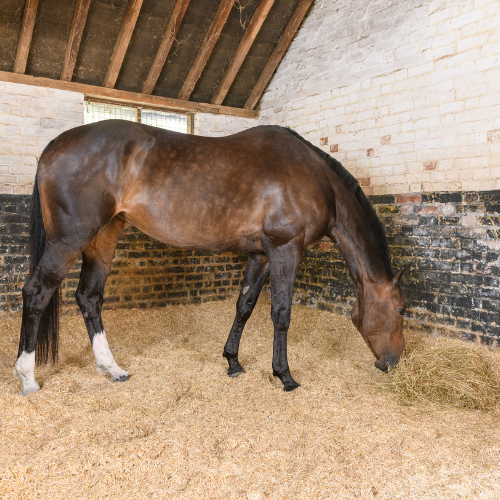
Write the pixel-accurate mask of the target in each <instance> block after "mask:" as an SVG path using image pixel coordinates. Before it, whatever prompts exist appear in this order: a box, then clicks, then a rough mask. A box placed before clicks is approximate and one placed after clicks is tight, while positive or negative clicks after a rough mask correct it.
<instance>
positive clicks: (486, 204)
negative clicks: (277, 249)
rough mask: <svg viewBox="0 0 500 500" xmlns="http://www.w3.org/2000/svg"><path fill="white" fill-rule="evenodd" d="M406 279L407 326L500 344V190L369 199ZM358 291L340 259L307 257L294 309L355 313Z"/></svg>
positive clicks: (328, 249) (325, 253)
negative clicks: (300, 305) (406, 269)
mask: <svg viewBox="0 0 500 500" xmlns="http://www.w3.org/2000/svg"><path fill="white" fill-rule="evenodd" d="M370 200H371V202H372V204H373V205H374V207H375V209H376V211H377V213H378V214H379V216H380V218H381V220H382V222H383V223H384V226H385V227H386V231H387V235H388V239H389V245H390V249H391V254H392V260H393V267H394V268H395V269H400V268H402V267H404V266H405V265H407V264H408V263H410V262H414V263H415V266H414V268H413V270H412V272H411V273H409V274H408V275H407V276H406V278H405V280H404V289H405V291H406V296H407V302H408V306H409V307H408V320H407V323H408V325H409V326H411V327H412V328H414V329H420V330H424V331H426V332H429V333H440V334H447V335H452V336H457V337H463V338H467V339H470V340H474V341H477V342H482V343H486V344H492V343H496V344H498V345H500V312H499V311H500V287H499V282H500V191H483V192H452V193H427V194H410V195H387V196H372V197H370ZM353 301H354V288H353V285H352V282H351V280H350V278H349V275H348V274H347V268H346V266H345V264H344V262H343V260H342V257H341V255H340V253H339V252H338V251H337V250H336V249H335V247H334V245H333V244H332V243H329V242H328V243H327V242H322V243H321V244H320V245H319V247H317V248H315V249H313V250H311V251H309V252H306V255H305V258H304V260H303V262H302V265H301V268H300V271H299V274H298V277H297V284H296V291H295V302H302V303H305V304H308V305H311V306H313V307H320V308H324V309H328V310H332V311H335V312H337V313H340V314H346V315H348V314H350V311H351V308H352V304H353Z"/></svg>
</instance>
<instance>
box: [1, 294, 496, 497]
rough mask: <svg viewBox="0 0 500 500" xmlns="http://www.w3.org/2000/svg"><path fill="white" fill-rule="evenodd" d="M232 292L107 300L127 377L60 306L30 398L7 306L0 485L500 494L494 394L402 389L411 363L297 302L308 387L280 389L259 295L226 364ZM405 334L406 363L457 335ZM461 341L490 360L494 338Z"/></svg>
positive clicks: (296, 325) (158, 493)
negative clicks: (378, 358)
mask: <svg viewBox="0 0 500 500" xmlns="http://www.w3.org/2000/svg"><path fill="white" fill-rule="evenodd" d="M234 303H235V299H234V300H227V301H224V302H219V303H208V304H204V305H202V306H176V307H167V308H165V309H153V310H147V311H142V310H141V311H137V310H127V311H125V310H120V311H108V312H106V313H105V314H104V323H105V325H106V327H107V335H108V340H109V343H110V346H111V349H112V351H113V353H114V355H115V359H116V360H117V362H118V363H119V364H121V365H122V366H123V367H124V368H125V369H127V370H128V371H130V373H131V374H132V377H131V379H130V380H129V381H128V382H126V383H123V384H112V383H111V382H110V381H109V379H107V378H105V377H103V376H101V375H98V374H97V373H96V371H95V363H94V360H93V354H92V351H91V348H90V345H89V342H88V338H87V336H86V332H85V329H84V326H83V321H82V319H81V318H79V317H76V316H75V317H67V318H63V321H62V337H61V351H60V361H59V364H58V366H56V367H51V366H48V367H44V368H41V369H40V368H38V369H37V378H38V381H39V382H40V383H41V384H43V385H42V390H41V391H39V392H38V393H36V394H33V395H31V396H28V397H24V398H23V397H20V396H19V395H18V391H19V389H20V384H19V383H18V381H16V380H15V379H14V377H13V376H12V365H13V364H14V361H15V356H16V352H17V342H18V335H19V333H18V332H19V326H20V320H19V319H10V320H7V319H2V320H0V398H1V400H0V429H1V436H2V439H1V440H0V478H1V479H0V498H2V499H19V498H23V499H27V498H29V499H31V498H33V499H37V498H43V499H49V498H50V499H68V498H74V499H80V498H81V499H83V498H85V499H87V498H89V499H94V498H95V499H101V498H102V499H108V498H109V499H142V498H148V499H156V498H158V499H160V498H161V499H165V498H168V499H191V498H192V499H212V498H213V499H215V498H224V499H251V500H258V499H323V498H325V499H327V498H328V499H331V498H334V499H353V498H360V499H373V498H377V499H396V498H404V499H419V500H422V499H433V500H436V499H447V500H450V499H455V498H456V499H466V498H467V499H470V498H478V499H494V498H499V497H500V433H499V432H498V429H499V428H500V427H499V426H500V410H499V406H498V400H496V399H495V398H493V399H494V401H492V402H491V403H488V404H486V405H483V406H482V405H481V404H479V405H474V404H472V405H470V404H468V403H467V404H466V405H465V406H472V407H479V408H483V407H485V408H486V407H487V408H489V411H480V410H469V409H464V408H460V407H457V398H455V397H451V396H449V394H448V395H446V396H445V399H444V402H443V400H442V399H441V400H439V401H438V402H437V403H436V402H435V401H434V402H432V401H430V400H432V398H428V397H427V396H425V394H427V395H429V394H434V392H435V391H436V386H432V387H431V386H426V387H427V388H426V389H425V391H423V394H424V395H419V396H418V397H415V398H413V396H410V397H407V396H404V395H403V396H402V395H401V394H400V392H401V391H402V392H401V393H404V391H407V389H405V388H404V383H402V382H401V380H403V381H406V382H407V378H408V377H407V376H404V375H401V374H399V375H398V374H397V371H396V372H394V373H393V374H389V375H384V374H383V373H381V372H379V371H378V370H376V369H375V368H374V367H373V361H374V360H373V359H372V356H371V353H370V352H369V350H368V348H367V347H366V346H365V345H364V343H363V341H362V339H361V337H360V335H359V334H358V333H357V332H356V331H355V330H354V328H353V327H352V325H351V324H350V322H349V321H348V319H346V318H343V317H338V316H334V315H332V314H330V313H327V312H321V311H315V310H312V309H308V308H305V307H299V306H296V307H294V309H293V312H292V326H291V329H290V333H289V362H290V366H291V369H292V373H293V375H294V377H295V379H296V380H297V381H299V382H300V383H301V384H302V387H300V388H299V389H297V390H296V391H294V392H292V393H285V392H283V391H282V388H281V383H280V382H279V381H277V380H275V379H274V378H273V377H272V376H271V373H272V371H271V357H272V324H271V321H270V317H269V307H270V305H269V303H268V302H267V301H265V300H261V301H259V304H258V305H257V308H256V310H255V312H254V315H253V316H252V318H251V319H250V321H249V323H248V325H247V328H246V330H245V333H244V336H243V340H242V346H241V354H240V360H241V363H242V365H243V366H244V368H245V370H246V373H245V374H243V375H241V376H240V377H238V378H235V379H233V378H229V377H227V376H226V374H225V370H226V362H225V360H224V359H223V358H222V357H221V352H222V347H223V345H224V342H225V339H226V336H227V333H228V331H229V329H230V327H231V323H232V320H233V317H234ZM409 338H410V347H411V346H413V347H412V348H411V349H409V354H408V358H407V360H406V361H405V362H404V363H406V364H405V369H407V370H410V373H411V374H413V375H414V374H415V371H417V370H420V368H418V366H417V365H418V363H417V362H416V361H415V360H413V361H412V360H411V355H412V352H413V353H415V352H417V353H420V356H421V357H422V356H423V354H422V353H424V352H427V353H429V352H430V353H431V354H428V355H430V356H431V357H433V356H434V354H433V351H432V349H434V348H435V347H436V345H437V344H436V342H437V343H438V344H439V345H441V346H442V347H443V349H444V348H445V347H446V346H447V345H448V346H449V344H448V342H452V343H453V342H454V341H451V340H448V339H420V338H419V337H418V336H412V335H410V336H409ZM461 345H463V344H461ZM466 348H467V349H468V350H472V351H473V352H475V353H479V354H478V355H479V356H480V357H481V359H482V360H483V361H484V363H486V364H487V365H488V366H489V368H488V369H487V372H488V373H490V371H492V372H495V370H497V368H498V366H499V360H500V357H499V354H498V353H490V352H489V351H486V350H484V349H482V348H479V347H477V346H469V345H467V346H466ZM457 352H458V351H457ZM460 352H461V354H460V356H467V355H468V354H464V352H462V351H460ZM460 356H459V357H460ZM473 356H475V354H474V355H473ZM434 357H435V356H434ZM434 357H433V358H432V359H434ZM455 361H457V362H459V359H456V360H455V359H453V360H450V363H449V365H447V369H448V368H449V367H453V365H454V363H455ZM410 363H414V364H413V365H411V364H410ZM407 365H408V366H407ZM466 366H467V363H465V368H466ZM488 370H490V371H488ZM466 372H467V370H465V369H464V372H463V373H466ZM463 373H462V375H460V376H461V377H462V378H463ZM495 373H496V372H495ZM397 376H399V377H400V379H399V380H398V379H397ZM437 376H438V377H441V378H444V379H446V377H447V375H446V372H444V373H443V372H440V373H438V374H437ZM457 376H458V375H456V374H454V375H453V377H455V378H456V377H457ZM474 377H476V375H474ZM460 380H462V379H460ZM495 380H498V378H496V379H495V378H493V386H494V385H495ZM406 382H405V383H406ZM445 382H446V381H445ZM490 382H491V380H490ZM409 385H411V387H413V388H415V387H417V386H418V384H417V383H415V382H412V383H411V384H409ZM475 387H476V386H475ZM476 389H477V387H476ZM468 390H469V389H468ZM491 390H492V391H493V393H495V391H496V389H495V387H493V389H491ZM398 391H400V392H398ZM410 392H411V391H410ZM417 392H418V391H417ZM455 392H458V393H461V391H460V390H457V391H455ZM469 392H470V390H469ZM411 393H412V394H413V392H411ZM412 398H413V399H412ZM458 399H460V398H458ZM401 403H404V404H401ZM410 403H411V404H410Z"/></svg>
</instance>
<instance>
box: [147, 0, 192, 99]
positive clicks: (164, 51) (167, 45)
mask: <svg viewBox="0 0 500 500" xmlns="http://www.w3.org/2000/svg"><path fill="white" fill-rule="evenodd" d="M190 1H191V0H177V3H176V4H175V7H174V11H173V12H172V16H171V17H170V21H169V22H168V25H167V29H166V30H165V33H164V35H163V38H162V40H161V43H160V47H159V48H158V51H157V52H156V56H155V58H154V61H153V64H152V65H151V69H150V70H149V74H148V77H147V78H146V81H145V82H144V86H143V87H142V93H143V94H152V93H153V90H154V88H155V85H156V82H157V81H158V78H159V76H160V73H161V70H162V69H163V65H164V64H165V61H166V60H167V57H168V53H169V52H170V49H171V47H172V43H173V42H174V40H175V36H176V35H177V31H178V30H179V26H180V25H181V22H182V18H183V17H184V14H185V13H186V9H187V7H188V5H189V2H190Z"/></svg>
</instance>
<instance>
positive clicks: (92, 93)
mask: <svg viewBox="0 0 500 500" xmlns="http://www.w3.org/2000/svg"><path fill="white" fill-rule="evenodd" d="M0 82H9V83H21V84H23V85H33V86H35V87H48V88H51V89H59V90H67V91H69V92H80V93H81V94H85V95H86V96H88V97H94V98H97V99H107V100H111V101H117V102H124V103H130V104H139V105H141V104H142V105H145V106H151V107H155V108H165V109H170V110H172V111H184V112H186V111H188V112H189V111H191V112H199V113H212V114H218V115H229V116H241V117H243V118H257V116H258V113H257V111H252V110H247V109H241V108H231V107H229V106H218V105H215V104H205V103H202V102H193V101H183V100H180V99H171V98H169V97H160V96H157V95H147V94H136V93H135V92H128V91H125V90H117V89H110V88H106V87H96V86H94V85H87V84H85V83H77V82H67V81H64V80H53V79H52V78H42V77H38V76H31V75H22V74H18V73H10V72H8V71H0Z"/></svg>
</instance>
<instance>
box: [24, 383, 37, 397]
mask: <svg viewBox="0 0 500 500" xmlns="http://www.w3.org/2000/svg"><path fill="white" fill-rule="evenodd" d="M39 390H40V386H39V385H38V384H36V386H32V387H27V388H26V389H23V390H22V391H21V393H20V394H21V396H27V395H28V394H33V393H34V392H37V391H39Z"/></svg>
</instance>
